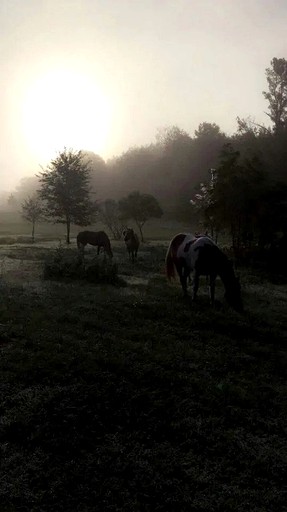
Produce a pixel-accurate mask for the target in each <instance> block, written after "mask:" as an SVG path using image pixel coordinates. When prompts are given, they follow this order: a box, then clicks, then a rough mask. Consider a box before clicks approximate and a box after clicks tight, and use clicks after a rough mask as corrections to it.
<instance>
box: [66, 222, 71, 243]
mask: <svg viewBox="0 0 287 512" xmlns="http://www.w3.org/2000/svg"><path fill="white" fill-rule="evenodd" d="M70 230H71V222H70V220H69V219H67V240H66V242H67V244H69V243H70Z"/></svg>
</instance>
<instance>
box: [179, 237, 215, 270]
mask: <svg viewBox="0 0 287 512" xmlns="http://www.w3.org/2000/svg"><path fill="white" fill-rule="evenodd" d="M190 242H192V243H190ZM188 244H190V245H189V247H188V248H187V245H188ZM206 245H214V246H216V244H215V243H214V242H213V240H212V239H211V238H209V237H208V236H201V237H199V238H196V237H194V236H193V235H188V236H186V238H185V239H184V241H183V242H182V244H181V245H180V246H179V248H178V250H177V258H179V259H183V260H184V262H185V265H186V267H187V268H188V270H189V271H190V272H192V271H193V270H194V267H195V265H196V262H197V260H198V257H199V254H200V251H198V248H200V247H205V246H206Z"/></svg>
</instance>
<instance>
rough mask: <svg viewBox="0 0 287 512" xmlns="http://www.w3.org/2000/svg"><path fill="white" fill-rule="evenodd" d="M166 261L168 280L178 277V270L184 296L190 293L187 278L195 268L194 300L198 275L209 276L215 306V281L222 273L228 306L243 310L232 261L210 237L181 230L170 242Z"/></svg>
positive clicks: (211, 299) (212, 300)
mask: <svg viewBox="0 0 287 512" xmlns="http://www.w3.org/2000/svg"><path fill="white" fill-rule="evenodd" d="M165 262H166V273H167V277H168V279H171V278H175V269H176V271H177V273H178V275H179V278H180V283H181V286H182V289H183V293H184V296H187V279H188V278H189V276H190V273H191V272H193V271H194V279H193V292H192V300H195V299H196V294H197V291H198V286H199V277H200V276H201V275H205V276H207V277H208V278H209V290H210V301H211V304H212V305H214V293H215V280H216V277H217V276H219V277H220V278H221V280H222V283H223V285H224V288H225V298H226V300H227V302H228V303H229V305H230V306H231V307H233V308H234V309H235V310H236V311H239V312H242V311H243V306H242V300H241V292H240V283H239V280H238V279H237V278H236V277H235V274H234V270H233V266H232V262H231V261H230V260H229V259H228V258H227V256H226V255H225V254H224V253H223V252H222V251H221V250H220V249H219V247H218V246H217V245H216V244H215V242H213V240H212V239H211V238H210V237H208V236H197V237H196V236H194V235H192V234H184V233H179V234H178V235H176V236H175V237H174V238H173V239H172V240H171V242H170V244H169V248H168V251H167V254H166V258H165Z"/></svg>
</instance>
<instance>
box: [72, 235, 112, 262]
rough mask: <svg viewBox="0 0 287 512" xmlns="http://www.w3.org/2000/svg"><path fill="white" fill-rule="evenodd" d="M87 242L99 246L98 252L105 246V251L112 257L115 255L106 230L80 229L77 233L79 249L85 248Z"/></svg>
mask: <svg viewBox="0 0 287 512" xmlns="http://www.w3.org/2000/svg"><path fill="white" fill-rule="evenodd" d="M87 244H90V245H95V246H98V251H97V254H99V253H100V248H101V247H103V248H104V251H105V253H107V254H108V256H109V257H110V258H112V257H113V252H112V249H111V242H110V239H109V237H108V235H107V234H106V233H105V232H104V231H80V233H78V235H77V246H78V249H82V250H84V247H85V245H87Z"/></svg>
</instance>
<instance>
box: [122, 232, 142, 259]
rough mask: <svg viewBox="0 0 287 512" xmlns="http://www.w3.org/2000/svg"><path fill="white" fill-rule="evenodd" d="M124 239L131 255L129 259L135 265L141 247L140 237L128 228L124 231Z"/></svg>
mask: <svg viewBox="0 0 287 512" xmlns="http://www.w3.org/2000/svg"><path fill="white" fill-rule="evenodd" d="M123 237H124V241H125V243H126V246H127V250H128V253H129V259H131V260H132V262H133V263H134V261H135V258H137V254H138V248H139V245H140V242H139V238H138V235H137V234H136V233H135V232H134V230H133V229H132V228H126V229H124V231H123Z"/></svg>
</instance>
